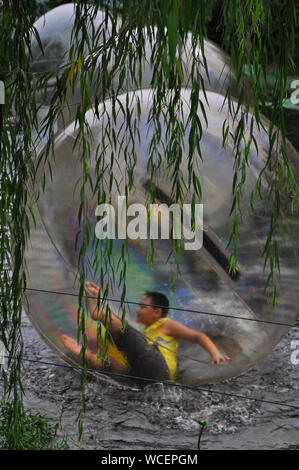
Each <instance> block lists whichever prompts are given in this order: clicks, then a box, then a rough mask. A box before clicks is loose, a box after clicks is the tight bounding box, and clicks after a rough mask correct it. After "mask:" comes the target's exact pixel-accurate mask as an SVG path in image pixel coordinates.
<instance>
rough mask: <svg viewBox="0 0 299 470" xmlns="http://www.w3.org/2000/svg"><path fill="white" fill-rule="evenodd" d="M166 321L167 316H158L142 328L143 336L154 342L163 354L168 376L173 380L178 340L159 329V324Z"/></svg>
mask: <svg viewBox="0 0 299 470" xmlns="http://www.w3.org/2000/svg"><path fill="white" fill-rule="evenodd" d="M166 321H167V318H165V317H163V318H159V320H157V321H156V322H155V323H153V324H152V325H149V326H147V327H146V328H145V329H144V332H143V334H144V336H145V339H146V341H147V342H148V343H149V344H153V343H156V344H157V346H158V349H159V351H160V352H161V354H162V355H163V357H164V359H165V362H166V364H167V367H168V370H169V376H170V379H171V380H174V378H175V373H176V368H177V363H178V361H177V354H176V353H177V348H178V342H177V340H176V339H175V338H173V337H172V336H167V335H164V334H163V333H161V332H160V331H159V328H160V326H161V325H163V324H164V323H165V322H166Z"/></svg>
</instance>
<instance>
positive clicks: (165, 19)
mask: <svg viewBox="0 0 299 470" xmlns="http://www.w3.org/2000/svg"><path fill="white" fill-rule="evenodd" d="M2 3H3V5H2V8H1V12H0V22H1V23H0V28H1V29H0V30H1V43H0V64H1V65H0V80H2V81H3V82H4V84H5V89H6V102H5V105H2V106H0V113H1V114H0V137H1V139H0V145H1V147H0V149H1V163H0V165H1V199H0V205H1V234H0V237H1V286H0V289H1V319H0V320H1V330H0V335H1V336H0V339H1V340H2V341H3V343H4V345H5V348H6V350H7V352H8V355H9V358H8V367H7V372H5V371H2V374H3V378H4V392H5V396H10V395H12V397H13V401H12V406H11V414H10V419H11V423H10V430H11V435H10V436H9V439H8V441H9V442H10V447H11V448H21V447H22V439H21V435H20V430H19V429H18V422H20V420H19V416H20V414H21V413H23V405H22V393H23V388H22V381H21V361H22V350H23V344H22V335H21V311H22V306H21V294H22V292H23V290H24V289H25V288H26V273H25V265H24V256H23V254H24V249H25V246H26V243H27V241H28V238H29V236H30V223H31V222H30V217H31V213H30V204H31V201H28V199H27V195H28V187H29V185H30V186H33V187H35V186H34V185H35V177H36V155H35V144H36V142H38V136H39V135H40V133H43V132H47V135H48V137H49V140H48V142H47V145H46V146H45V148H44V151H43V153H42V155H40V157H39V158H40V160H39V162H38V163H39V165H46V164H47V165H49V167H51V162H52V158H53V147H54V140H55V129H56V123H57V122H58V121H59V122H63V119H64V116H65V109H66V108H67V106H68V102H69V99H70V98H71V96H72V94H73V93H74V89H75V85H76V83H77V84H78V83H79V84H80V85H79V88H80V95H81V99H80V102H79V103H77V104H76V113H75V116H76V127H77V139H76V145H78V146H79V148H80V153H81V164H82V187H81V189H80V195H81V205H80V208H79V213H78V218H79V221H80V229H81V232H82V233H83V242H82V245H81V248H80V256H79V266H78V272H79V275H80V286H81V287H80V291H79V310H78V341H80V342H81V344H82V345H83V359H84V354H85V350H86V347H87V337H86V334H85V315H86V305H85V302H84V282H85V277H86V272H85V270H86V268H85V264H84V259H85V256H86V249H87V246H88V244H89V243H90V238H91V237H92V234H91V233H90V224H89V221H88V217H87V210H86V197H85V193H86V189H87V188H89V190H90V188H91V189H92V191H93V193H94V195H95V197H96V198H97V201H98V203H101V202H109V198H110V195H109V191H107V184H106V182H105V180H104V178H103V171H104V170H103V169H104V168H105V164H107V162H106V161H105V152H104V150H103V149H105V148H106V147H107V145H109V146H110V148H111V149H112V154H113V155H114V154H115V157H117V154H116V152H122V154H123V155H124V158H125V163H126V174H127V181H126V193H128V192H129V191H130V190H131V189H132V188H133V187H134V168H135V166H136V161H137V158H138V156H137V154H136V152H135V142H137V141H138V139H139V134H138V122H139V119H140V103H138V101H137V106H135V107H134V109H133V108H132V100H131V98H130V96H131V95H130V94H129V92H127V99H126V106H122V107H121V112H122V113H123V120H124V123H125V126H126V136H127V138H126V141H125V142H124V141H123V142H122V143H121V144H120V143H119V142H117V139H116V138H115V136H116V135H117V131H116V119H115V116H116V113H117V110H119V107H120V102H119V100H118V95H119V93H120V92H122V93H123V92H126V91H125V89H126V81H128V80H129V81H131V82H132V83H133V84H134V88H136V89H137V88H140V84H141V80H142V70H141V66H140V58H141V57H143V55H144V47H145V42H146V40H148V41H150V43H151V44H152V51H151V57H150V64H151V67H152V71H153V73H152V83H151V87H152V90H153V103H152V108H151V110H150V115H149V116H148V118H149V120H150V121H151V123H152V125H153V126H154V132H153V137H152V140H151V142H150V143H149V146H148V173H149V177H150V180H151V181H153V180H154V178H155V175H157V174H158V172H159V168H160V166H161V158H159V151H158V142H159V138H160V132H161V125H160V123H161V122H162V123H164V124H165V127H166V135H165V142H164V157H163V158H164V159H165V160H164V164H165V165H166V167H167V168H168V169H169V178H170V180H171V182H172V187H173V193H172V195H171V196H172V200H173V201H175V202H183V195H184V192H185V190H186V189H188V190H190V191H191V193H192V194H193V195H194V196H193V200H192V202H193V206H194V204H195V203H198V202H200V201H201V197H202V188H201V185H200V181H199V178H198V175H197V171H196V164H195V158H194V156H195V154H196V153H197V154H199V156H200V157H201V151H200V138H201V134H202V126H203V123H202V122H201V121H200V119H198V113H199V111H201V112H202V113H203V116H204V117H205V118H206V114H205V106H206V102H205V101H202V100H200V99H199V92H200V90H203V91H204V90H205V88H204V81H203V77H202V75H201V73H200V71H199V67H198V48H199V49H200V50H201V52H202V55H203V66H204V67H206V62H205V56H204V53H205V51H204V38H205V37H206V36H207V24H208V22H209V21H210V19H211V17H212V13H213V11H214V8H219V5H220V7H221V8H219V12H218V18H219V24H218V25H217V27H218V28H219V30H221V31H222V34H223V38H222V40H223V44H224V46H225V47H226V50H227V51H228V52H229V53H230V55H231V58H232V64H233V67H234V70H235V73H236V76H237V81H238V85H239V98H238V102H237V106H233V104H232V103H233V101H232V98H231V96H230V93H229V92H228V93H227V97H226V99H227V100H228V103H229V108H230V111H231V118H232V119H234V118H235V117H236V116H237V115H238V126H237V128H236V130H235V131H232V130H231V129H230V128H229V125H228V124H227V127H225V128H224V130H223V143H225V141H226V139H227V137H228V136H229V135H230V136H231V137H232V139H233V142H234V152H235V167H234V174H232V191H233V203H232V208H231V213H232V214H233V216H234V217H233V219H234V224H233V226H232V229H231V235H230V249H231V252H232V256H231V269H232V270H233V269H234V267H235V265H236V262H237V258H238V226H239V224H240V223H241V221H242V217H243V216H244V208H243V207H242V187H243V185H244V184H245V181H246V168H247V165H248V161H247V156H248V154H249V151H250V147H251V146H254V145H255V142H254V136H253V134H252V129H253V127H254V124H257V125H258V126H262V125H263V123H262V120H261V114H262V113H265V114H266V110H268V108H267V107H266V91H265V88H264V83H265V81H266V77H267V73H268V70H269V66H270V65H271V67H272V68H273V69H274V74H275V82H274V86H273V89H272V91H271V101H272V107H271V115H270V116H269V118H270V131H269V143H270V145H269V158H268V160H267V162H266V165H265V168H264V169H263V170H262V171H261V173H260V177H259V179H258V182H257V187H256V192H255V194H256V195H257V196H255V197H258V195H259V192H260V187H261V184H262V181H263V178H265V177H266V176H265V175H266V174H268V172H269V171H270V172H271V184H270V186H269V195H268V196H269V201H270V204H271V210H272V217H271V225H270V227H269V234H268V239H267V243H266V246H265V248H264V253H263V256H264V263H265V266H266V267H267V268H268V270H269V276H268V281H267V288H268V289H270V292H271V294H272V300H273V301H275V296H276V275H275V272H276V270H277V269H278V268H279V254H278V249H277V244H276V241H275V235H276V233H277V230H278V229H279V216H280V199H281V198H282V197H283V195H284V194H285V193H287V194H289V195H290V196H291V200H292V204H293V206H295V205H296V204H297V196H298V192H297V185H296V182H295V180H294V176H293V173H292V169H291V166H290V163H289V160H288V155H287V152H286V141H285V123H284V115H283V100H284V98H285V96H286V92H287V90H286V86H287V85H286V84H287V76H288V75H290V74H291V73H292V71H293V70H294V63H293V57H294V46H295V31H296V27H297V26H298V19H297V15H296V7H295V0H288V1H279V2H277V1H273V0H223V1H222V2H217V1H215V0H205V1H198V2H194V1H193V0H184V1H183V0H160V1H159V0H138V1H137V0H136V1H133V0H123V1H122V2H116V1H113V2H109V7H108V6H107V2H93V3H92V2H88V1H86V0H84V1H83V0H78V1H77V2H75V3H76V19H75V23H74V28H73V35H72V44H71V47H70V55H69V62H68V63H67V64H66V65H65V66H64V67H62V68H61V69H60V70H55V71H51V70H50V71H47V72H45V73H40V74H33V73H32V71H31V70H30V50H31V49H30V48H31V38H32V37H33V36H36V37H37V39H38V35H37V33H36V32H35V31H34V30H33V23H34V21H35V20H36V19H37V8H38V7H39V5H37V2H36V1H35V0H10V1H8V0H7V1H5V0H4V1H3V2H2ZM100 8H105V20H104V24H103V27H104V26H105V25H106V26H107V25H108V23H109V24H110V27H111V31H112V33H111V34H110V35H107V36H106V35H105V34H102V31H103V30H101V31H99V30H96V29H95V28H94V26H93V20H94V18H95V16H96V14H97V12H98V11H99V9H100ZM278 9H279V12H278ZM274 25H275V37H276V38H277V37H278V38H279V40H278V41H277V40H276V39H275V40H274V36H273V28H274ZM188 34H189V35H190V34H191V44H192V54H191V55H192V64H191V74H190V75H191V76H190V77H189V78H190V89H191V103H190V114H189V116H188V123H189V129H190V130H189V135H188V144H189V149H188V172H189V177H188V181H182V178H181V176H180V164H181V160H182V142H183V137H184V133H185V132H186V125H185V123H184V121H183V116H182V98H181V88H182V86H183V85H182V84H183V81H184V78H185V77H184V73H185V72H184V68H183V66H182V63H181V55H180V54H179V53H178V52H179V51H180V50H181V49H182V48H183V47H184V44H185V42H186V40H187V36H188ZM189 37H190V36H189ZM40 47H41V48H42V46H41V44H40ZM112 58H113V61H112ZM111 64H112V65H111ZM245 66H247V67H248V66H250V73H251V84H252V86H251V89H250V90H248V84H247V83H246V82H245V81H244V77H243V72H244V67H245ZM116 73H117V74H118V76H119V81H118V83H117V86H116V88H115V84H114V89H113V87H112V84H113V79H114V77H115V75H116ZM51 77H52V78H55V80H56V86H55V90H54V94H53V96H52V100H51V104H50V107H49V111H48V114H47V116H46V118H45V120H44V124H43V128H42V129H40V128H39V127H38V123H37V104H36V93H35V90H36V89H42V88H43V87H44V86H45V84H46V82H47V81H48V80H49V78H51ZM33 78H34V80H33ZM90 83H93V84H94V85H95V88H96V89H97V94H96V96H95V97H94V100H92V98H91V91H90V86H89V84H90ZM107 98H110V99H111V101H112V114H111V115H110V114H108V111H106V109H105V105H104V106H102V107H101V106H100V103H102V102H103V101H104V100H105V99H107ZM241 105H242V108H241ZM73 106H74V105H73ZM92 106H93V112H94V115H95V116H96V117H98V118H99V117H101V113H102V116H103V115H105V117H106V121H107V122H108V125H107V128H106V129H104V130H103V131H102V138H101V142H100V144H99V146H98V149H97V166H96V175H95V180H96V181H95V182H94V181H92V180H91V176H90V174H89V166H88V162H89V158H90V138H91V130H90V126H89V123H88V120H87V119H86V113H87V111H88V110H89V109H90V108H91V107H92ZM240 110H241V111H240ZM250 110H253V116H254V117H253V120H252V122H251V123H250V125H251V135H250V138H249V140H247V139H245V136H244V129H245V127H246V125H247V124H248V119H249V114H248V113H249V111H250ZM240 112H241V114H240ZM267 114H268V112H267ZM240 116H241V117H240ZM33 136H35V137H33ZM36 136H37V138H36ZM278 137H279V141H280V143H281V145H280V149H279V151H278V152H272V150H273V145H274V143H275V142H276V140H277V138H278ZM243 144H244V145H243ZM243 146H245V148H246V152H245V155H244V152H243V151H242V150H241V149H242V148H243ZM114 183H115V181H114V180H113V175H111V179H110V182H109V184H108V186H109V185H110V188H111V187H112V185H113V184H114ZM46 184H47V181H45V180H44V185H46ZM36 197H37V195H36ZM151 200H152V201H154V193H153V191H151ZM252 205H253V206H254V197H253V200H252ZM94 243H96V242H94ZM151 248H152V249H151V253H150V255H149V262H152V261H153V258H154V245H153V244H152V246H151ZM112 251H113V240H107V241H106V243H105V244H103V245H102V246H101V258H102V259H103V257H104V259H105V260H106V264H107V266H109V265H110V268H111V272H112V279H110V280H109V281H106V283H105V282H104V274H105V273H104V272H103V271H101V276H102V278H103V285H102V290H101V297H102V298H103V300H102V301H101V302H104V300H105V298H108V297H109V289H110V287H111V285H112V284H113V282H114V281H115V279H113V273H114V274H115V273H116V271H117V270H118V278H117V279H116V281H117V282H119V283H120V286H121V290H122V309H123V318H124V316H125V303H124V300H125V293H126V290H125V289H126V283H125V280H126V267H127V257H128V252H127V246H126V242H125V241H124V243H123V250H122V254H121V259H120V260H119V266H115V265H114V264H113V259H112ZM171 256H172V257H173V260H174V263H175V264H176V265H177V268H178V269H179V260H180V246H179V244H178V242H177V241H176V240H173V251H172V254H171ZM97 263H98V264H97ZM95 265H96V266H98V267H99V269H100V270H101V269H103V268H102V267H100V265H99V260H98V261H97V260H96V261H95ZM99 302H100V300H99ZM108 314H109V311H108ZM85 378H86V369H85V372H84V373H83V375H82V384H83V385H84V381H85ZM82 389H83V390H84V386H83V387H82ZM83 398H84V393H83ZM83 404H84V400H83ZM79 428H80V431H81V432H82V427H81V425H79Z"/></svg>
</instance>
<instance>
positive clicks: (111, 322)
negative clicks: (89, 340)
mask: <svg viewBox="0 0 299 470" xmlns="http://www.w3.org/2000/svg"><path fill="white" fill-rule="evenodd" d="M85 292H86V295H87V296H89V298H88V310H89V312H90V315H91V318H93V320H97V321H100V322H101V323H103V324H104V326H105V327H106V328H108V329H109V331H110V333H111V334H112V336H113V337H118V336H119V335H120V333H121V331H122V329H123V324H122V321H121V319H120V318H119V317H118V316H117V315H115V313H113V312H112V311H110V312H109V314H106V310H104V309H101V308H98V303H97V297H98V295H99V288H98V286H97V285H96V284H95V283H94V282H85ZM91 297H94V298H91Z"/></svg>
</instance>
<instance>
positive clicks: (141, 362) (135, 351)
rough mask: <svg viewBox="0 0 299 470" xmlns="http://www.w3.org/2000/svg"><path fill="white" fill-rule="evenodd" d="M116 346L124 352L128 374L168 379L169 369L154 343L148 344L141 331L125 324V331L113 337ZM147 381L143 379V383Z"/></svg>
mask: <svg viewBox="0 0 299 470" xmlns="http://www.w3.org/2000/svg"><path fill="white" fill-rule="evenodd" d="M114 343H115V345H116V346H117V348H118V349H119V350H120V351H121V352H123V353H124V354H125V356H126V357H127V360H128V363H129V367H130V370H129V374H130V375H132V376H134V377H143V378H145V379H151V380H154V381H158V382H160V381H161V380H169V379H170V376H169V369H168V367H167V365H166V362H165V359H164V357H163V355H162V354H161V352H160V351H159V349H158V347H157V346H156V345H155V344H149V343H148V342H147V341H146V339H145V337H144V336H143V335H142V333H139V332H138V331H136V330H134V329H133V328H132V327H131V326H129V325H126V328H125V331H124V332H123V333H120V334H119V335H118V337H117V338H114ZM147 383H148V382H147V381H144V385H146V384H147Z"/></svg>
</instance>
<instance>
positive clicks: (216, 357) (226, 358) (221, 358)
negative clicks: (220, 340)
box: [211, 353, 232, 365]
mask: <svg viewBox="0 0 299 470" xmlns="http://www.w3.org/2000/svg"><path fill="white" fill-rule="evenodd" d="M221 361H223V362H225V361H232V358H231V357H229V356H223V355H222V354H220V353H219V354H215V355H214V356H213V357H212V360H211V364H213V365H215V364H216V365H219V364H220V362H221Z"/></svg>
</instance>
